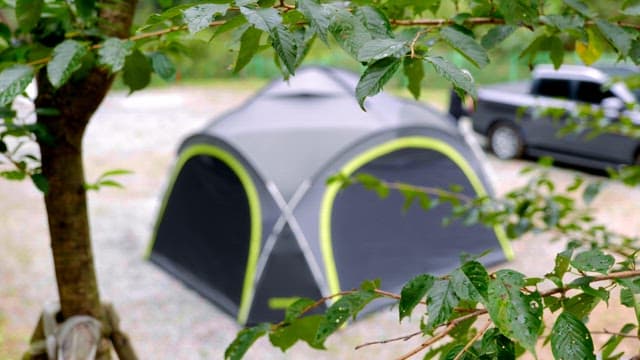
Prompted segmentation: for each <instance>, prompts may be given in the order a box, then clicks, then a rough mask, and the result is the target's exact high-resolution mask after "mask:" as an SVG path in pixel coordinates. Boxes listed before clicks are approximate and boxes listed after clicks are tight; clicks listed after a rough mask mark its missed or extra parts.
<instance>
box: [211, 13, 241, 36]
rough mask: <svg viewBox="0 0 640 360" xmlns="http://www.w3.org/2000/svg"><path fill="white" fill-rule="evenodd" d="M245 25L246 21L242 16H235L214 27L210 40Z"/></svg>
mask: <svg viewBox="0 0 640 360" xmlns="http://www.w3.org/2000/svg"><path fill="white" fill-rule="evenodd" d="M246 23H247V19H246V18H245V17H244V16H242V15H236V16H233V17H231V18H230V19H229V20H227V21H226V22H225V23H224V24H222V25H220V26H218V27H216V31H215V32H214V33H213V36H212V37H211V38H212V39H213V38H215V37H216V36H218V35H220V34H223V33H225V32H228V31H231V30H233V29H235V28H238V27H240V26H242V25H244V24H246Z"/></svg>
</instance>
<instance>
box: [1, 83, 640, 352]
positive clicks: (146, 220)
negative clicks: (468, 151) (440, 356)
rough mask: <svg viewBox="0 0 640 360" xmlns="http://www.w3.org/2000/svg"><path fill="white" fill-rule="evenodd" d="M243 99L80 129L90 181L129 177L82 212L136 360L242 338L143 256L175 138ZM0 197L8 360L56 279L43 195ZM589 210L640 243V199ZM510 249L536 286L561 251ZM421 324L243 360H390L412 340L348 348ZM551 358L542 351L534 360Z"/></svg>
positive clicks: (374, 323) (388, 314)
mask: <svg viewBox="0 0 640 360" xmlns="http://www.w3.org/2000/svg"><path fill="white" fill-rule="evenodd" d="M250 94H251V90H243V89H240V88H235V89H233V88H232V89H229V88H217V87H214V88H204V87H190V88H180V87H178V88H173V89H158V90H149V91H145V92H142V93H140V94H134V95H132V96H126V95H125V94H122V93H115V94H112V95H110V96H109V97H108V98H107V99H106V101H105V103H104V104H103V106H102V107H101V109H100V110H99V111H98V113H97V114H96V116H95V118H94V120H93V121H92V122H91V125H90V127H89V129H88V130H87V134H86V137H85V143H84V146H85V156H86V159H85V160H86V173H87V179H88V180H89V181H90V180H92V179H95V178H96V177H97V176H99V175H100V174H101V173H102V172H104V171H106V170H110V169H115V168H125V169H131V170H133V171H135V173H134V174H133V175H129V176H126V177H122V178H121V182H122V183H123V184H124V185H125V186H126V189H125V190H112V189H105V190H102V191H100V192H98V193H91V194H90V196H89V208H90V215H91V225H92V233H93V241H94V245H93V246H94V249H95V257H96V264H97V271H98V277H99V282H100V286H101V288H100V289H101V295H102V298H103V299H105V300H108V301H111V302H113V303H114V304H115V306H116V308H117V310H118V311H119V313H120V316H121V317H122V319H123V320H122V327H123V329H125V330H126V331H127V332H128V333H129V335H130V337H131V338H132V341H133V343H134V344H135V346H136V349H137V351H138V353H139V355H140V358H141V359H221V358H222V357H223V355H222V354H223V352H224V349H225V347H226V346H227V345H228V343H229V342H230V341H231V340H232V339H233V337H234V336H235V333H236V332H237V331H238V329H239V328H238V326H237V325H236V324H235V323H234V322H233V320H232V319H230V318H229V317H227V316H226V315H225V314H224V313H222V312H221V311H219V310H218V309H217V308H216V307H215V306H213V305H211V304H210V303H208V302H207V301H205V300H204V299H202V298H201V297H200V296H198V295H197V294H195V293H194V292H192V291H190V290H189V289H187V288H185V287H184V286H183V285H181V284H180V283H178V282H177V281H175V280H174V279H173V278H171V277H169V276H168V275H166V274H165V273H164V272H162V271H161V270H159V269H158V268H156V267H155V266H153V265H151V264H150V263H148V262H146V261H144V260H143V254H144V253H145V251H146V248H147V246H148V243H149V240H150V237H151V230H152V227H153V222H154V219H155V216H156V212H157V210H158V207H159V204H160V198H161V195H162V193H163V190H164V186H165V182H166V179H167V175H168V173H169V170H170V169H171V165H172V162H173V160H174V158H175V151H176V149H177V147H178V145H179V143H180V142H181V140H182V139H183V138H184V137H185V136H186V135H187V134H190V133H191V132H193V131H194V130H197V129H199V128H201V127H203V126H204V125H205V124H206V123H207V122H208V121H209V119H210V118H211V117H213V116H215V115H218V114H220V113H222V112H224V111H226V110H228V109H230V108H232V107H234V106H237V105H238V104H240V103H241V102H242V101H243V100H244V99H246V98H247V97H248V96H249V95H250ZM489 164H490V166H491V167H492V168H493V169H494V171H495V179H496V188H497V189H498V192H505V191H507V190H508V189H509V188H512V187H514V186H517V185H519V184H521V183H522V182H523V181H524V179H523V178H521V177H520V176H518V170H519V169H520V168H521V167H522V166H523V165H525V164H528V163H527V162H523V161H510V162H503V161H498V160H496V159H494V158H489ZM574 173H575V172H574V170H568V169H557V170H554V171H553V177H554V179H555V180H556V181H557V182H558V184H568V183H570V182H571V180H572V176H573V174H574ZM587 177H589V178H590V177H592V176H591V175H587ZM0 199H2V201H0V214H2V215H0V249H2V252H1V253H2V254H3V259H2V261H0V359H15V358H18V357H19V354H20V353H21V352H22V351H24V349H25V346H26V343H27V341H28V337H29V334H30V332H31V331H32V329H33V326H34V325H35V322H36V320H37V317H38V314H39V312H40V310H41V309H42V305H43V303H44V302H46V301H50V300H53V299H55V298H56V289H55V278H54V275H53V265H52V260H51V255H50V248H49V246H48V235H47V228H46V218H45V211H44V206H43V203H42V197H41V195H40V194H39V193H38V192H37V191H36V190H35V189H34V187H33V186H32V185H31V184H30V183H28V182H23V183H13V182H7V181H3V182H2V184H1V186H0ZM594 205H595V207H596V208H597V209H598V210H597V211H598V213H599V215H600V216H601V219H602V221H603V222H606V223H609V224H611V225H612V226H613V227H614V228H616V229H618V230H620V231H624V232H625V233H628V234H639V233H640V222H638V221H635V216H636V214H640V190H639V189H628V188H625V187H623V186H621V185H618V184H608V186H607V188H606V189H605V190H604V192H603V193H602V195H601V196H600V197H599V198H598V199H597V200H596V202H595V204H594ZM514 247H515V250H516V255H517V260H515V261H514V262H512V263H510V264H508V266H509V267H511V268H515V269H517V270H521V271H526V273H527V274H529V275H532V276H541V275H544V273H545V272H546V271H548V270H549V269H550V268H551V267H552V264H553V258H554V255H555V254H556V253H557V252H558V251H559V250H561V249H562V247H563V246H562V244H560V243H551V242H549V241H548V239H546V238H545V237H543V236H537V237H534V236H528V237H526V238H525V239H523V240H520V241H518V242H516V243H515V244H514ZM611 303H612V305H613V304H615V303H616V301H615V300H612V301H611ZM629 316H631V317H632V316H633V315H632V314H631V313H629V312H628V311H626V310H622V309H619V308H618V307H615V308H613V309H612V308H609V309H606V308H604V307H603V308H602V309H600V310H599V313H598V314H597V315H596V316H594V317H593V319H592V322H591V323H590V327H591V328H592V329H602V328H604V327H607V328H608V329H610V330H614V329H617V328H618V326H619V325H611V324H617V323H620V324H621V323H623V321H624V319H625V318H629ZM416 326H417V320H415V319H414V322H413V323H411V322H410V321H405V322H404V323H403V324H402V325H398V322H397V314H396V312H395V311H383V312H381V313H379V314H376V315H373V316H370V317H368V318H366V319H364V320H362V321H358V322H356V323H355V324H354V325H353V326H350V327H348V328H347V329H345V330H343V331H342V332H341V333H340V335H339V336H334V337H332V338H330V339H329V341H328V342H327V346H328V348H329V350H328V351H327V352H313V351H311V350H309V349H308V347H307V346H306V345H305V344H299V345H296V346H295V347H294V348H293V349H292V350H291V351H289V352H288V353H287V354H285V355H283V354H282V353H280V352H279V351H277V350H275V349H273V348H272V347H270V346H269V345H268V344H267V342H266V341H265V340H261V341H259V342H258V343H257V344H256V345H255V346H254V348H252V349H251V350H250V352H249V354H248V355H247V357H246V358H247V359H308V358H314V359H317V360H320V359H378V358H382V359H386V358H393V355H398V354H400V353H403V352H406V351H407V350H408V349H410V348H411V347H412V344H417V343H416V341H418V339H416V340H413V341H411V342H410V343H409V344H408V343H395V344H391V345H385V346H371V347H367V348H365V349H362V350H358V351H354V350H353V347H354V346H356V345H358V344H362V343H364V342H367V341H372V340H379V339H384V338H390V337H394V336H398V335H402V334H406V333H409V332H412V331H415V328H416ZM596 340H598V341H602V339H601V338H600V337H596ZM547 356H548V353H547V355H545V353H544V352H543V353H542V355H541V358H543V359H545V358H549V357H547Z"/></svg>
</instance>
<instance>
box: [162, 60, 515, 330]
mask: <svg viewBox="0 0 640 360" xmlns="http://www.w3.org/2000/svg"><path fill="white" fill-rule="evenodd" d="M357 81H358V77H357V76H355V75H354V74H352V73H349V72H346V71H343V70H337V69H330V68H322V67H311V68H306V69H301V70H299V71H298V74H297V75H296V76H295V77H293V78H291V79H290V80H289V82H284V81H275V82H273V83H271V84H270V85H268V86H267V87H265V89H263V90H262V91H260V92H259V93H258V94H257V95H256V96H255V97H254V98H252V99H251V100H249V101H248V102H247V103H246V104H245V105H243V106H241V107H240V108H238V109H236V110H233V111H231V112H229V113H227V114H225V115H223V116H222V117H220V118H218V119H215V120H214V121H212V123H211V125H209V126H207V127H206V128H205V129H203V130H202V131H201V132H199V133H197V134H194V135H192V136H190V137H189V138H187V139H186V140H185V141H184V143H183V144H182V146H181V148H180V150H179V155H178V160H177V163H176V166H175V169H174V173H173V176H172V179H171V181H170V184H169V186H168V189H167V192H166V195H165V199H164V201H163V205H162V208H161V210H160V213H159V215H158V220H157V225H156V229H155V234H154V239H153V240H152V243H151V245H150V259H151V260H152V261H153V262H155V263H156V264H158V265H159V266H160V267H162V268H164V269H166V270H167V271H168V272H170V273H171V274H173V275H174V276H176V277H177V278H179V279H180V280H182V281H183V282H185V283H186V284H187V285H189V286H191V287H193V288H194V289H195V290H197V291H198V292H199V293H201V294H202V295H203V296H205V297H206V298H208V299H210V300H211V301H213V302H214V303H216V304H217V305H219V306H220V307H221V308H222V309H223V310H225V311H226V312H228V313H229V314H230V315H232V316H234V317H236V318H237V320H238V322H239V323H241V324H253V323H257V322H261V321H277V320H280V319H281V318H282V314H283V312H282V308H283V307H284V306H286V305H287V304H288V303H290V302H291V301H293V300H294V299H295V298H297V297H310V298H318V297H321V296H326V295H329V294H332V293H336V292H338V291H340V290H344V289H350V288H353V287H357V286H358V284H359V282H360V281H363V280H366V279H373V278H380V279H381V280H382V285H383V287H384V288H385V289H389V290H391V291H399V290H400V288H401V286H402V284H403V283H404V282H405V281H407V280H408V279H410V278H411V277H413V276H415V275H417V274H419V273H423V272H430V273H435V274H444V273H446V272H449V271H450V270H452V269H453V268H455V267H456V266H457V265H458V262H459V261H458V257H459V254H460V253H461V252H466V253H472V254H477V253H481V252H483V251H485V250H493V251H492V252H491V253H489V255H488V256H485V257H483V258H482V261H483V262H484V263H485V264H487V265H489V264H495V263H497V262H501V261H504V260H505V259H506V258H509V257H511V256H512V251H511V248H510V247H509V244H508V243H507V242H506V241H505V237H504V233H503V231H502V229H501V228H499V227H496V228H495V229H487V228H484V227H481V226H479V225H478V226H470V227H467V226H463V225H461V224H459V223H453V224H451V225H449V226H447V227H443V226H442V220H443V217H445V216H447V214H450V209H448V208H447V207H446V206H442V207H437V208H436V209H433V210H431V211H429V212H424V211H422V210H421V209H419V207H418V206H414V207H411V208H409V209H408V210H406V211H404V212H403V211H402V207H403V201H404V200H403V198H402V196H401V195H400V194H398V193H393V192H392V193H391V194H390V196H389V197H388V198H386V199H379V198H378V197H377V196H376V195H375V194H374V193H372V192H371V191H367V190H365V189H363V188H362V187H361V186H359V185H355V186H351V187H348V188H346V189H343V190H340V188H339V185H338V184H327V183H326V179H327V178H329V177H330V176H331V175H334V174H336V173H338V172H341V173H343V174H346V175H353V174H357V173H360V172H362V173H369V174H373V175H376V176H378V177H380V178H381V179H384V180H386V181H398V182H407V183H411V184H414V185H418V186H426V187H447V186H449V185H450V184H458V185H461V186H463V189H464V190H463V193H464V194H467V195H470V196H474V195H491V194H492V190H491V186H490V184H489V182H488V181H487V179H486V174H485V171H484V170H483V167H482V164H481V163H480V161H479V160H478V159H477V158H476V157H475V156H474V153H473V151H472V150H471V148H470V147H469V145H468V144H467V143H466V142H465V140H464V137H463V136H462V135H461V134H460V133H459V131H458V129H457V127H456V126H455V122H454V121H453V120H452V119H451V118H450V117H447V116H445V115H442V114H440V113H438V112H437V111H435V110H433V109H431V108H429V107H427V106H424V105H422V104H420V103H417V102H413V101H408V100H402V99H398V98H395V97H392V96H389V95H387V94H384V93H382V94H380V95H377V96H375V97H373V98H370V99H368V100H367V103H366V107H367V112H364V111H362V110H361V109H360V108H359V106H358V104H357V102H356V100H355V97H354V89H355V86H356V84H357Z"/></svg>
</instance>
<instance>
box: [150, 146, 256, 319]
mask: <svg viewBox="0 0 640 360" xmlns="http://www.w3.org/2000/svg"><path fill="white" fill-rule="evenodd" d="M200 155H206V156H210V157H214V158H217V159H219V160H220V161H222V162H224V163H225V164H226V165H227V166H229V168H231V170H233V172H234V173H235V174H236V176H238V178H239V179H240V183H241V184H242V187H243V188H244V190H245V192H246V194H247V199H248V201H249V212H250V215H251V232H250V238H249V242H250V243H249V257H248V258H247V266H246V270H245V275H244V283H243V286H242V297H241V299H240V308H239V310H238V318H237V321H238V323H239V324H245V323H246V322H247V319H248V317H249V309H250V308H251V302H252V301H253V295H254V285H255V284H254V282H255V275H256V267H257V264H258V257H259V255H260V244H261V241H262V214H261V213H262V211H261V207H260V197H259V196H258V191H257V189H256V186H255V184H254V182H253V180H252V179H251V175H249V172H248V171H247V169H245V167H244V166H243V165H242V164H241V163H240V162H239V161H238V160H237V159H236V158H235V157H234V156H233V155H231V154H230V153H229V152H227V151H225V150H223V149H221V148H219V147H217V146H213V145H206V144H198V145H192V146H189V147H187V148H186V149H184V150H183V151H182V152H181V153H180V156H179V158H178V161H177V163H176V166H175V168H174V171H173V174H172V175H171V181H170V183H169V186H168V189H173V186H174V185H175V182H176V180H177V178H178V174H180V171H181V170H182V167H183V166H184V165H185V164H186V163H187V161H189V160H190V159H191V158H193V157H195V156H200ZM170 194H171V191H167V192H166V195H165V197H164V199H163V201H162V206H161V208H160V215H159V216H158V222H157V223H156V226H155V228H154V233H153V238H152V241H151V242H150V244H149V247H148V249H147V253H146V257H147V258H149V256H150V255H151V249H152V248H153V244H154V241H155V239H156V238H157V234H158V227H159V226H160V219H162V218H163V216H164V212H165V210H166V208H167V203H168V202H169V195H170Z"/></svg>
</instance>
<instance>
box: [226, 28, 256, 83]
mask: <svg viewBox="0 0 640 360" xmlns="http://www.w3.org/2000/svg"><path fill="white" fill-rule="evenodd" d="M261 36H262V31H260V30H258V29H256V28H255V27H253V26H251V27H249V28H247V30H245V32H244V33H243V34H242V37H240V51H238V59H237V60H236V65H235V67H234V68H233V72H234V73H238V72H240V70H242V69H243V68H244V67H245V66H246V65H247V64H248V63H249V62H250V61H251V59H252V58H253V56H254V55H255V54H256V53H257V52H258V50H259V46H260V37H261Z"/></svg>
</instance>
